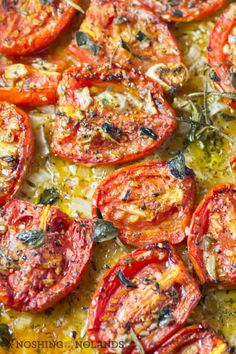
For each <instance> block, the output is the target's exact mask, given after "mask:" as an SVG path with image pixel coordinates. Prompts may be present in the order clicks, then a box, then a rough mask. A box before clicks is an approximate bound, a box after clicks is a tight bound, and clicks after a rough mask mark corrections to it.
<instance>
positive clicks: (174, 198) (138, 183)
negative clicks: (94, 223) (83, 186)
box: [92, 161, 196, 247]
mask: <svg viewBox="0 0 236 354" xmlns="http://www.w3.org/2000/svg"><path fill="white" fill-rule="evenodd" d="M195 194H196V185H195V178H194V175H193V173H189V174H188V175H186V176H185V178H184V179H178V178H176V177H175V176H173V175H172V174H171V172H170V169H169V167H168V163H167V162H156V161H152V162H144V163H140V164H137V165H133V166H128V167H125V168H122V169H120V170H118V171H116V172H114V173H113V174H112V175H110V176H108V177H107V178H106V179H105V180H104V181H102V182H101V183H100V185H99V186H98V188H97V190H96V192H95V194H94V197H93V201H92V215H93V216H94V217H95V218H96V217H98V215H97V210H99V212H100V213H101V215H102V217H103V218H104V219H105V220H108V221H111V222H112V223H113V224H114V225H115V226H116V227H117V228H118V229H119V230H120V232H119V237H120V239H121V240H122V242H124V243H126V244H128V245H132V246H138V247H143V246H145V245H148V244H151V243H155V242H159V241H169V242H170V243H172V244H176V243H180V242H181V241H183V239H184V238H185V228H186V227H187V226H189V224H190V221H191V216H192V212H193V208H194V203H195Z"/></svg>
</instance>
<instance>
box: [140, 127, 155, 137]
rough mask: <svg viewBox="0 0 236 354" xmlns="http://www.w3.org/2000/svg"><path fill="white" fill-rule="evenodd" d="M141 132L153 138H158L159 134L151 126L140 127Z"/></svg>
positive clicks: (142, 134)
mask: <svg viewBox="0 0 236 354" xmlns="http://www.w3.org/2000/svg"><path fill="white" fill-rule="evenodd" d="M139 134H140V135H141V136H147V137H148V138H151V139H153V140H157V138H158V136H157V135H156V133H155V132H154V131H153V130H152V129H151V128H146V127H141V128H139Z"/></svg>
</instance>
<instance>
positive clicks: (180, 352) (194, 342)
mask: <svg viewBox="0 0 236 354" xmlns="http://www.w3.org/2000/svg"><path fill="white" fill-rule="evenodd" d="M226 351H227V344H226V343H225V342H224V341H223V339H222V338H221V337H220V336H219V335H218V334H217V333H215V331H214V330H213V329H211V328H210V327H209V326H208V325H207V324H206V323H199V324H198V325H193V326H190V327H186V328H183V329H181V330H180V331H179V332H177V333H176V334H175V335H174V336H173V337H171V338H170V339H169V340H168V341H167V342H166V343H164V344H163V345H162V346H161V347H160V348H159V349H158V350H157V351H155V352H154V354H184V353H189V354H214V353H215V354H223V353H226Z"/></svg>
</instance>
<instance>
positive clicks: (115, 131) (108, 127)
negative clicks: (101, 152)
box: [101, 122, 122, 140]
mask: <svg viewBox="0 0 236 354" xmlns="http://www.w3.org/2000/svg"><path fill="white" fill-rule="evenodd" d="M101 129H102V131H103V132H104V133H106V134H108V135H109V136H110V137H111V138H112V139H114V140H118V139H119V138H120V137H121V136H122V131H121V130H120V128H117V127H115V126H114V125H113V124H111V123H108V122H105V123H104V124H103V125H102V126H101Z"/></svg>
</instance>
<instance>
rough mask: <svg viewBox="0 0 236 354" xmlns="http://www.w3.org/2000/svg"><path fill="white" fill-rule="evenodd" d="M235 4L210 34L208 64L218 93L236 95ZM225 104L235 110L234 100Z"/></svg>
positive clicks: (235, 102)
mask: <svg viewBox="0 0 236 354" xmlns="http://www.w3.org/2000/svg"><path fill="white" fill-rule="evenodd" d="M235 36H236V3H233V4H231V5H230V6H229V8H228V9H226V10H225V12H224V13H223V15H222V16H221V17H220V18H219V20H218V21H217V23H216V25H215V28H214V30H213V32H212V34H211V38H210V44H209V52H208V63H209V65H210V66H211V67H212V69H213V70H214V72H215V75H213V81H214V84H215V87H216V88H217V90H219V91H220V92H226V93H233V94H235V95H236V56H235V51H236V41H235ZM227 102H228V103H229V104H230V106H232V108H236V99H233V100H230V99H228V100H227Z"/></svg>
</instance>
